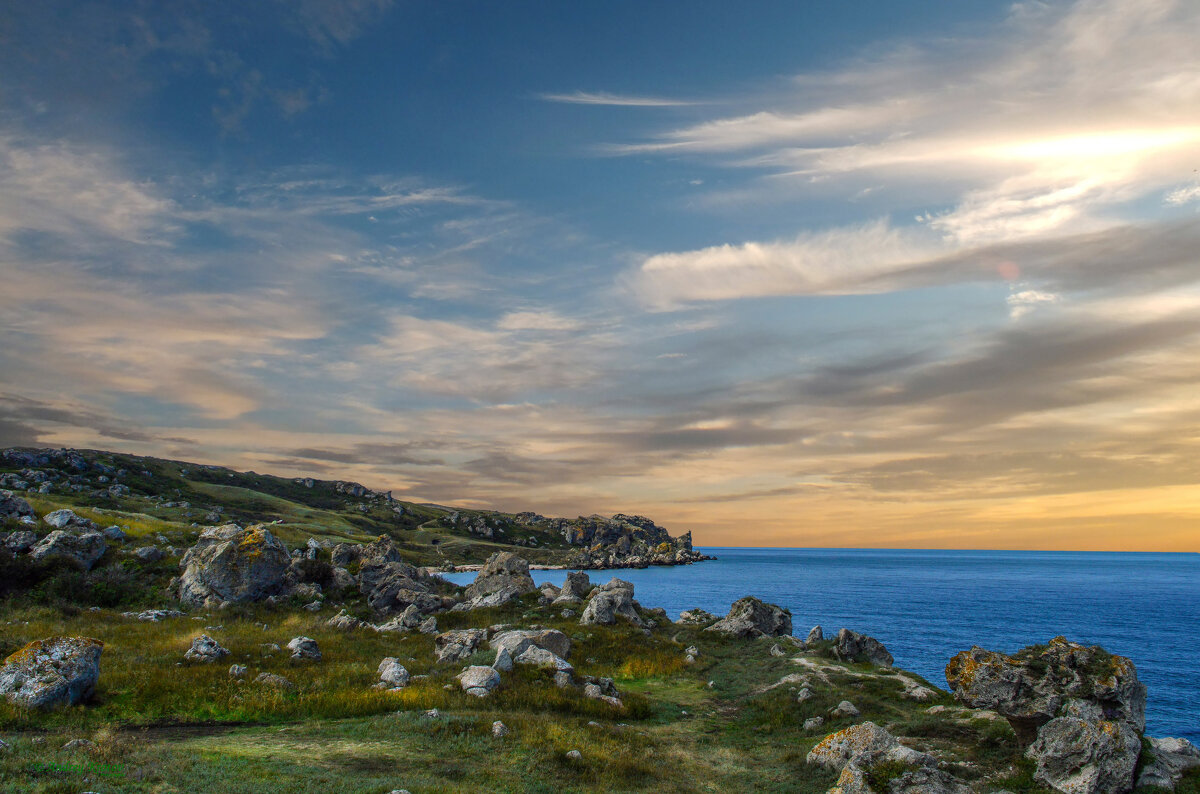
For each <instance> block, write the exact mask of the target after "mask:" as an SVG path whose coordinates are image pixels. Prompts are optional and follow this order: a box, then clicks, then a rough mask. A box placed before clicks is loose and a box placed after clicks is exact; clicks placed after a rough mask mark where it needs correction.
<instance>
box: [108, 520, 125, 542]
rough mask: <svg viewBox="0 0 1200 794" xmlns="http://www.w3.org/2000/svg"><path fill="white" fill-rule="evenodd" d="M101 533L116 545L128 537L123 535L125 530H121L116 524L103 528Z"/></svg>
mask: <svg viewBox="0 0 1200 794" xmlns="http://www.w3.org/2000/svg"><path fill="white" fill-rule="evenodd" d="M103 531H104V537H106V538H108V539H109V540H115V541H117V542H118V543H120V542H122V541H124V540H125V539H126V538H128V537H129V536H128V535H126V534H125V530H123V529H121V528H120V527H119V526H117V525H116V524H113V525H112V526H111V527H105V528H104V530H103Z"/></svg>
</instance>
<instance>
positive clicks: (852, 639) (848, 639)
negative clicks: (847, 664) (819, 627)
mask: <svg viewBox="0 0 1200 794" xmlns="http://www.w3.org/2000/svg"><path fill="white" fill-rule="evenodd" d="M833 652H834V653H835V654H836V655H837V657H838V658H839V659H842V660H843V661H857V660H864V661H867V662H869V663H870V664H873V665H875V666H876V667H891V666H892V662H893V661H894V659H892V655H891V654H890V653H888V650H887V648H885V647H883V643H882V642H880V641H879V640H877V639H875V638H874V637H868V636H867V635H866V634H859V633H858V632H856V631H851V630H850V629H842V630H841V631H839V632H838V634H837V643H836V644H835V645H834V646H833Z"/></svg>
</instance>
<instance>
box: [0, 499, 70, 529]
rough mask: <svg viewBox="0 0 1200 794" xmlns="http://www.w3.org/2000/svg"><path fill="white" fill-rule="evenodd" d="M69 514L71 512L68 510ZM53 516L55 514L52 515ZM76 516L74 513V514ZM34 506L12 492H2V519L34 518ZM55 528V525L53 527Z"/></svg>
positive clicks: (0, 504)
mask: <svg viewBox="0 0 1200 794" xmlns="http://www.w3.org/2000/svg"><path fill="white" fill-rule="evenodd" d="M67 512H68V513H70V512H71V511H70V510H68V511H67ZM51 515H53V513H51ZM72 515H74V513H72ZM35 516H36V514H35V513H34V512H33V506H32V505H30V504H29V502H27V501H25V500H24V499H22V498H21V497H19V496H15V495H13V492H12V491H0V518H15V519H18V520H20V519H22V518H34V517H35ZM51 526H53V525H51Z"/></svg>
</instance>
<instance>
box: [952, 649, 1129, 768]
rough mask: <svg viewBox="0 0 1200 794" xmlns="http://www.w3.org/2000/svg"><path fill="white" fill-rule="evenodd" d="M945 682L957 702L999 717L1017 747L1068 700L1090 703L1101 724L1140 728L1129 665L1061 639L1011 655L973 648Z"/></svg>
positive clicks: (1030, 738) (960, 656)
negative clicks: (1013, 735)
mask: <svg viewBox="0 0 1200 794" xmlns="http://www.w3.org/2000/svg"><path fill="white" fill-rule="evenodd" d="M946 682H947V683H948V684H950V688H951V690H953V692H954V696H955V697H956V698H958V700H959V702H961V703H963V704H965V705H967V706H970V707H971V708H981V709H991V710H993V711H995V712H997V713H999V714H1000V715H1002V716H1003V717H1005V718H1006V719H1007V720H1008V721H1009V724H1011V725H1012V727H1013V730H1014V731H1016V734H1017V739H1018V741H1020V742H1021V744H1023V745H1028V744H1029V743H1031V742H1032V741H1033V740H1034V739H1035V738H1036V737H1037V732H1038V728H1040V727H1041V726H1042V725H1045V724H1046V723H1047V722H1049V721H1050V720H1052V719H1054V718H1055V717H1057V716H1060V713H1061V712H1062V710H1063V708H1064V707H1066V706H1067V705H1068V704H1069V703H1070V702H1071V701H1072V700H1082V701H1087V702H1090V703H1094V704H1095V705H1096V706H1098V707H1099V709H1100V713H1101V714H1102V715H1103V716H1104V718H1105V719H1107V720H1117V721H1119V722H1124V723H1126V724H1128V725H1129V726H1130V727H1131V728H1133V730H1134V731H1135V732H1137V733H1141V732H1143V731H1144V730H1145V729H1146V686H1145V684H1142V683H1141V682H1139V681H1138V677H1137V668H1136V667H1135V666H1134V664H1133V662H1131V661H1130V660H1129V659H1126V658H1125V657H1124V656H1115V655H1113V654H1110V653H1108V652H1107V651H1105V650H1104V649H1103V648H1101V647H1099V646H1090V647H1089V646H1084V645H1080V644H1078V643H1074V642H1070V641H1068V640H1067V639H1065V638H1063V637H1055V638H1054V639H1052V640H1050V642H1049V643H1048V644H1046V645H1035V646H1031V647H1029V648H1024V649H1022V650H1021V651H1018V652H1017V653H1016V654H1014V655H1013V656H1007V655H1005V654H1002V653H997V652H995V651H986V650H984V649H983V648H979V647H973V648H971V650H969V651H963V652H961V653H959V654H957V655H956V656H955V657H954V658H953V659H951V660H950V663H949V664H948V665H946ZM1076 708H1078V706H1076Z"/></svg>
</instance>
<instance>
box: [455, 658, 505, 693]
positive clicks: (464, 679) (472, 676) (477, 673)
mask: <svg viewBox="0 0 1200 794" xmlns="http://www.w3.org/2000/svg"><path fill="white" fill-rule="evenodd" d="M456 678H458V682H459V684H460V685H461V686H462V689H463V691H464V692H466V693H467V694H468V695H475V696H476V697H485V696H487V695H488V694H489V693H491V691H492V690H493V689H495V688H496V687H498V686H500V674H499V673H497V672H496V671H495V670H493V669H492V668H490V667H483V666H482V665H472V666H471V667H468V668H467V669H466V670H463V671H462V672H461V673H459V674H458V675H457V676H456Z"/></svg>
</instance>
